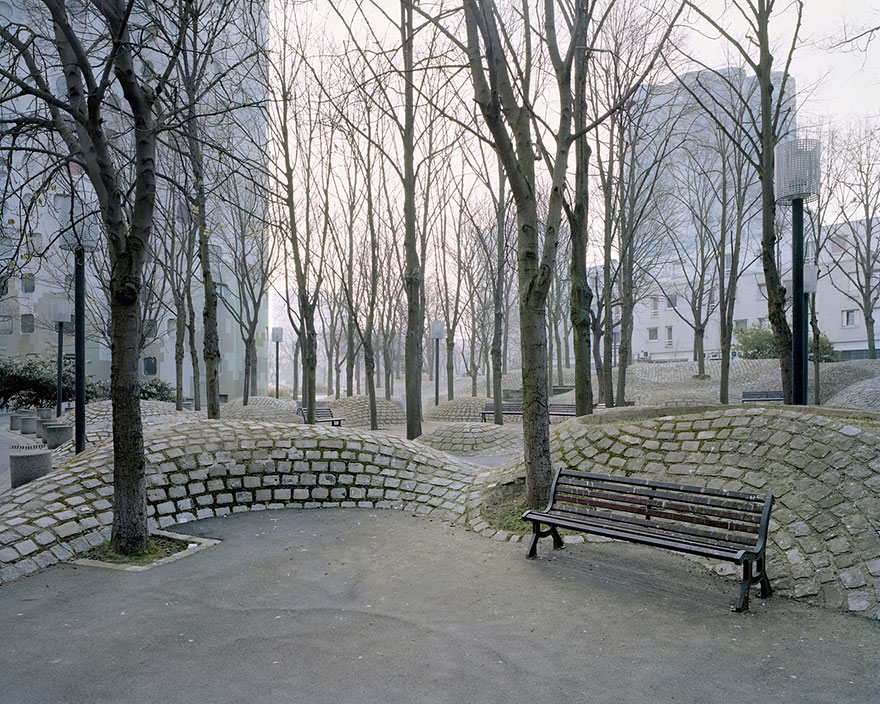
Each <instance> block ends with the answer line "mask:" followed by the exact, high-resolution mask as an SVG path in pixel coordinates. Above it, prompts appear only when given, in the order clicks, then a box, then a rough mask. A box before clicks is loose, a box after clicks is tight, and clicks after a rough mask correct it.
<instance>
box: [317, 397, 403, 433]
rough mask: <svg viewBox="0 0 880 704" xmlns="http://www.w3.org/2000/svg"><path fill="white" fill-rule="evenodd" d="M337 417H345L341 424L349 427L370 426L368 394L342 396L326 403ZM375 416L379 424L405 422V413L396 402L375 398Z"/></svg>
mask: <svg viewBox="0 0 880 704" xmlns="http://www.w3.org/2000/svg"><path fill="white" fill-rule="evenodd" d="M327 405H328V406H330V409H331V410H332V411H333V415H334V416H336V417H337V418H345V420H344V421H342V423H343V425H345V426H347V427H349V428H369V427H370V399H369V397H368V396H343V397H342V398H337V399H333V400H332V401H330V402H329V403H328V404H327ZM376 417H377V420H378V422H379V426H380V427H381V426H383V425H400V424H402V423H406V414H405V413H404V412H403V408H401V407H400V405H398V404H397V403H396V402H394V401H389V400H387V399H384V398H377V399H376Z"/></svg>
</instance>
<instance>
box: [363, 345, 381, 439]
mask: <svg viewBox="0 0 880 704" xmlns="http://www.w3.org/2000/svg"><path fill="white" fill-rule="evenodd" d="M364 376H365V377H366V382H367V398H368V399H369V403H370V430H378V429H379V415H378V413H377V410H376V356H375V353H374V352H373V343H372V342H371V341H368V340H364Z"/></svg>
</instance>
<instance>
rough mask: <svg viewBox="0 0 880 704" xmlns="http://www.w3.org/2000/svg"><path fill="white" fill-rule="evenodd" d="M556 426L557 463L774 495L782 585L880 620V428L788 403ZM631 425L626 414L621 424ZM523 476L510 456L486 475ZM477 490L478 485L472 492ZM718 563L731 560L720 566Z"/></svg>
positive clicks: (773, 559) (774, 541)
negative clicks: (613, 422) (616, 422)
mask: <svg viewBox="0 0 880 704" xmlns="http://www.w3.org/2000/svg"><path fill="white" fill-rule="evenodd" d="M596 420H597V419H590V423H582V422H580V420H578V419H575V420H573V421H570V422H568V423H566V424H564V425H563V426H560V427H559V428H557V429H555V430H553V431H552V432H551V446H552V456H553V465H554V466H559V465H560V464H565V465H567V466H569V467H576V468H578V469H581V470H584V471H588V472H602V473H609V472H610V473H620V474H626V475H628V476H632V475H636V476H647V477H654V478H656V477H658V476H660V477H665V478H667V479H668V480H670V481H673V482H677V483H682V484H696V485H699V486H702V485H705V486H711V487H718V488H727V489H734V490H738V491H760V492H771V493H772V494H773V495H774V496H775V497H776V505H775V507H774V509H773V514H772V518H771V529H770V540H769V545H768V571H769V574H770V577H771V581H772V583H773V586H774V589H777V590H778V591H779V592H780V593H782V594H786V595H790V596H795V597H803V598H805V599H807V600H809V601H815V602H817V603H820V604H823V605H825V606H829V607H832V608H841V609H844V610H849V611H852V612H855V613H858V614H860V615H864V616H869V617H871V618H880V608H878V606H880V604H878V602H880V535H878V530H880V437H878V436H877V435H875V434H873V433H871V432H867V431H863V430H861V429H860V428H857V427H855V426H854V425H848V424H844V423H842V422H840V421H837V420H833V419H831V418H826V417H822V416H818V415H810V414H804V413H799V412H797V411H792V410H788V409H773V408H767V409H764V408H732V409H728V410H723V411H722V410H719V411H710V412H707V413H705V414H701V415H683V416H677V417H660V418H655V419H650V420H641V421H633V422H629V423H627V424H621V425H599V424H597V423H596ZM624 422H626V421H624ZM522 475H523V467H522V462H521V461H520V462H516V463H512V464H511V465H509V466H507V467H505V468H502V469H501V470H499V471H498V472H497V473H495V474H494V475H492V474H491V473H489V474H487V475H485V476H484V477H483V478H482V481H496V482H497V481H505V480H509V479H512V478H514V477H517V476H522ZM475 495H476V492H475ZM713 566H714V567H716V568H717V570H718V571H719V572H723V571H725V570H727V571H729V566H728V565H720V566H719V565H713Z"/></svg>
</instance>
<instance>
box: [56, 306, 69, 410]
mask: <svg viewBox="0 0 880 704" xmlns="http://www.w3.org/2000/svg"><path fill="white" fill-rule="evenodd" d="M52 322H53V323H55V325H56V326H57V328H58V388H57V393H56V399H55V417H56V418H58V417H59V416H60V415H61V401H62V398H61V393H62V389H63V382H62V372H63V370H64V323H69V322H70V303H69V302H68V301H65V300H60V301H55V302H54V303H53V304H52Z"/></svg>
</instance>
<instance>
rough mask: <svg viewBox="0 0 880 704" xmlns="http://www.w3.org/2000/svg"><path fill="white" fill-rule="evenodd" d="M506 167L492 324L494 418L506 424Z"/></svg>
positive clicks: (501, 174) (499, 213)
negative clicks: (503, 397) (503, 385)
mask: <svg viewBox="0 0 880 704" xmlns="http://www.w3.org/2000/svg"><path fill="white" fill-rule="evenodd" d="M504 184H505V181H504V167H503V166H502V164H501V162H500V161H499V162H498V208H497V220H498V229H497V231H496V237H495V245H496V256H497V258H498V270H497V271H496V272H495V282H494V283H495V285H494V287H493V289H494V290H493V291H492V308H493V313H494V325H493V326H492V351H491V355H492V393H491V397H492V399H493V400H494V401H495V408H494V414H493V420H494V421H495V423H497V424H498V425H504V414H503V413H502V412H501V395H502V394H501V376H502V374H503V372H504V368H503V357H502V355H503V351H504V350H503V341H502V337H503V333H504V242H505V239H504V224H505V223H504V220H505V214H506V205H507V203H506V198H505V195H504V191H505V188H504Z"/></svg>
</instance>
